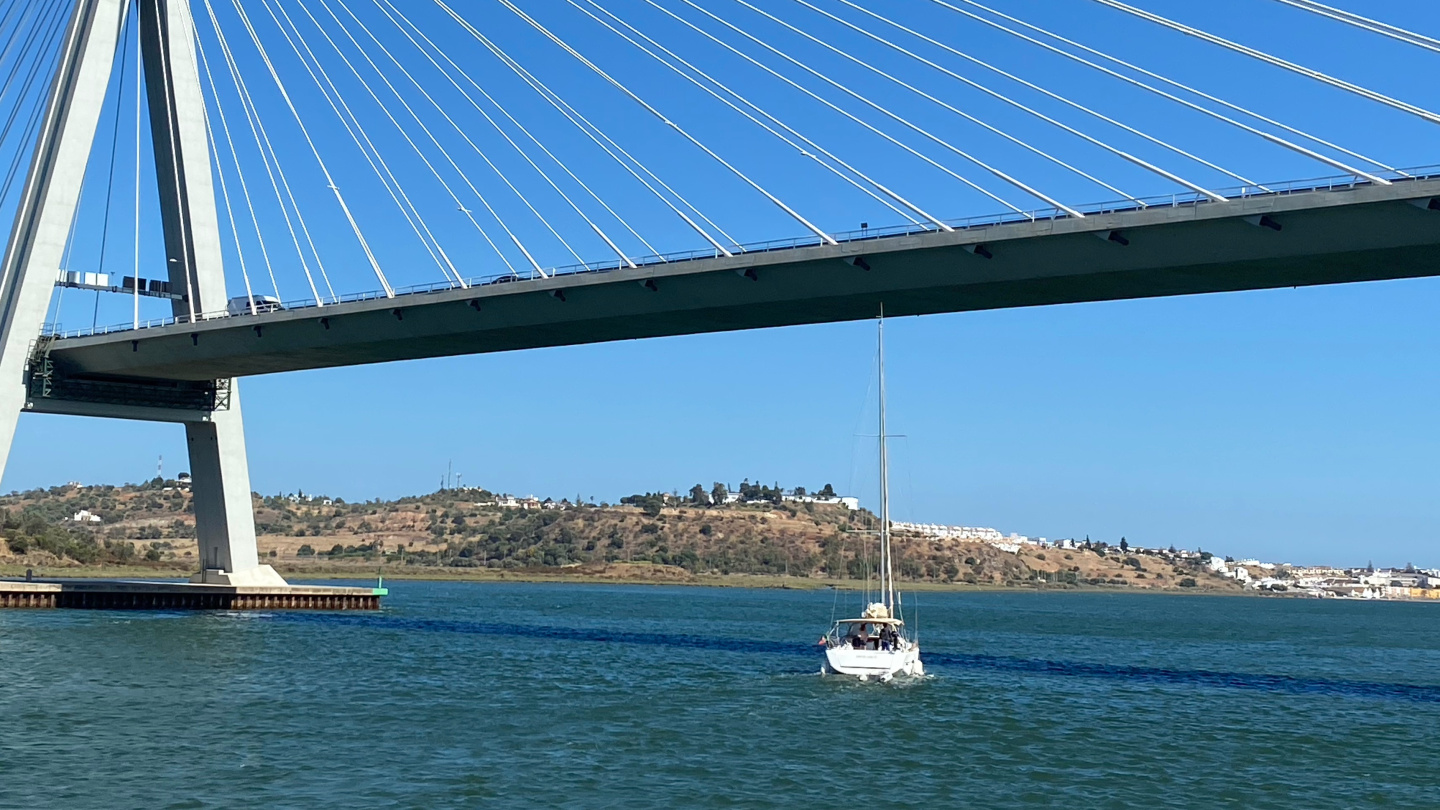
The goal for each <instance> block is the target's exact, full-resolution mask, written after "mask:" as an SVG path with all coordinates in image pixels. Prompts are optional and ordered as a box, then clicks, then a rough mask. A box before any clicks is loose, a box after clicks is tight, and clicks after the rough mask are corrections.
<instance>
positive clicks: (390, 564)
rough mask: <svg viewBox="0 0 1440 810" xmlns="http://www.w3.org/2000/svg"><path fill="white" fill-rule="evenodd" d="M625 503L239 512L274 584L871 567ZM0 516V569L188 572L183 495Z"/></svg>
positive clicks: (960, 544)
mask: <svg viewBox="0 0 1440 810" xmlns="http://www.w3.org/2000/svg"><path fill="white" fill-rule="evenodd" d="M633 500H634V503H633V504H627V505H614V506H612V505H608V504H607V505H601V506H588V505H580V506H575V505H571V504H568V503H562V504H550V505H549V508H541V507H539V506H538V505H536V508H530V509H524V508H517V507H505V506H501V505H498V504H497V503H496V501H497V499H496V498H495V497H494V496H493V495H492V494H490V493H488V492H485V491H483V490H463V491H455V490H448V491H441V492H437V493H433V494H430V495H425V496H420V497H413V498H402V499H399V500H396V501H369V502H365V503H345V502H343V501H340V500H338V499H330V498H324V497H315V496H300V495H297V496H289V497H281V496H271V497H260V496H256V498H255V500H254V505H255V520H256V528H257V531H258V533H259V545H260V552H261V554H262V556H265V557H267V558H268V560H269V562H271V563H272V564H274V565H276V566H277V567H278V568H280V569H281V570H282V571H288V572H301V573H303V572H306V571H311V572H316V573H319V572H344V571H346V570H355V571H362V570H363V571H364V572H367V573H373V572H374V571H376V570H377V568H378V569H380V570H389V571H392V572H396V571H405V572H410V573H423V572H425V571H433V572H435V573H436V574H464V573H466V572H467V570H468V571H470V572H472V573H476V574H478V573H481V571H479V570H476V569H483V570H485V571H491V572H497V573H499V572H513V573H514V574H516V575H524V574H526V573H529V574H540V573H545V572H563V573H566V574H569V575H575V576H587V577H596V578H648V579H662V580H674V581H684V580H687V579H692V578H694V577H696V576H713V575H721V576H723V575H765V576H789V577H795V578H810V579H823V580H828V581H833V580H858V579H863V578H864V576H865V571H866V568H867V566H873V565H874V562H875V556H876V555H875V545H876V544H875V536H874V533H873V528H874V516H873V515H871V514H870V513H868V512H866V511H864V510H861V511H858V512H851V511H850V510H848V509H846V508H845V507H843V506H838V505H821V504H801V503H781V504H768V503H767V504H745V505H739V504H736V505H728V506H720V507H715V506H703V507H702V506H699V505H682V504H681V503H680V502H679V499H669V498H665V497H664V496H658V495H650V496H637V497H636V498H634V499H633ZM0 512H3V514H0V518H3V523H0V525H3V530H0V537H3V539H4V544H3V545H0V565H4V566H5V567H8V568H12V569H13V568H17V567H26V566H32V567H33V566H40V567H43V568H45V569H47V570H48V569H56V568H65V567H82V566H88V567H92V568H93V567H95V566H113V565H121V564H123V565H130V566H135V565H139V566H149V567H152V568H155V569H157V570H183V571H189V570H191V569H193V568H194V560H195V555H196V546H195V540H194V537H195V528H194V514H193V507H192V505H191V500H190V493H189V491H188V488H187V487H186V486H184V485H183V484H179V483H176V482H173V481H170V482H162V481H159V480H157V481H153V482H150V483H148V484H144V485H140V486H123V487H112V486H92V487H80V486H76V485H67V486H64V487H54V488H51V489H48V490H33V491H30V492H24V493H12V494H11V495H8V496H3V497H0ZM84 513H88V515H93V516H94V518H98V521H96V520H94V519H92V518H90V517H88V516H87V514H84ZM77 515H79V516H80V517H81V520H80V521H76V520H75V519H74V518H75V517H76V516H77ZM895 558H896V565H897V568H898V572H897V573H898V574H899V576H900V577H901V578H902V579H903V580H908V581H912V582H933V583H955V584H971V585H987V586H1006V585H1010V586H1044V587H1083V586H1098V587H1124V588H1145V589H1169V588H1179V587H1181V586H1182V583H1183V585H1184V586H1185V587H1197V588H1202V589H1208V590H1227V591H1233V590H1238V587H1239V586H1238V585H1236V584H1235V583H1234V582H1233V581H1231V580H1227V579H1223V578H1220V577H1216V576H1213V575H1211V574H1209V573H1208V572H1206V571H1204V570H1203V567H1202V566H1200V565H1199V564H1198V563H1197V562H1195V561H1186V560H1180V559H1178V558H1175V557H1171V556H1170V555H1166V554H1153V553H1151V554H1146V555H1136V554H1121V553H1120V552H1119V551H1118V550H1116V549H1110V550H1108V551H1107V550H1104V549H1095V550H1086V549H1072V550H1064V549H1058V548H1038V547H1036V548H1031V547H1025V548H1022V549H1021V551H1020V552H1019V553H1009V552H1006V551H1003V550H1001V549H998V548H995V547H993V546H991V545H988V544H986V543H981V542H969V541H959V540H938V539H929V538H921V537H911V536H906V535H898V536H897V537H896V538H895Z"/></svg>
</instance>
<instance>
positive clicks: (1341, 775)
mask: <svg viewBox="0 0 1440 810" xmlns="http://www.w3.org/2000/svg"><path fill="white" fill-rule="evenodd" d="M391 592H392V595H391V596H390V597H389V599H388V600H387V602H386V607H385V609H384V610H383V611H381V612H379V613H352V614H338V613H286V612H277V613H231V614H214V613H211V614H206V613H121V612H101V611H94V612H87V611H16V610H6V611H0V807H5V808H11V807H16V808H19V807H25V808H29V807H63V808H86V807H97V808H98V807H104V808H131V807H133V808H162V807H172V808H208V807H237V808H238V807H305V808H321V807H397V808H450V807H482V806H483V807H626V808H647V807H657V808H658V807H667V808H668V807H676V808H680V807H687V808H688V807H782V806H783V807H802V806H803V807H811V808H816V807H827V806H833V807H850V806H856V807H859V806H881V805H891V806H902V807H903V806H914V807H922V806H923V807H937V808H939V807H976V808H1008V807H1037V806H1038V807H1046V806H1053V807H1061V806H1064V807H1072V808H1100V807H1176V808H1181V807H1183V808H1197V807H1243V808H1271V807H1273V808H1295V807H1307V808H1332V807H1333V808H1355V807H1369V806H1376V807H1406V808H1411V807H1440V605H1428V604H1399V603H1384V604H1381V603H1359V602H1337V601H1304V600H1284V599H1258V598H1252V599H1247V598H1220V597H1212V598H1207V597H1196V596H1159V595H1140V594H1118V593H1117V594H1109V593H1054V594H1045V593H1039V594H1036V593H964V594H962V593H946V594H939V593H925V594H920V595H918V596H917V597H913V598H911V599H910V600H909V602H908V603H907V611H908V612H909V618H910V619H911V620H912V623H914V622H915V621H916V620H917V619H918V625H919V631H920V634H921V643H922V648H923V650H924V652H925V659H926V664H927V666H928V667H929V669H930V671H931V673H932V674H931V677H928V678H926V679H925V680H923V681H921V682H911V683H906V684H900V683H898V682H897V683H895V684H890V685H882V684H876V683H869V684H857V683H852V682H847V681H843V680H840V679H837V678H833V677H832V678H822V677H820V676H819V675H817V674H816V673H817V672H818V670H819V664H820V653H819V651H818V648H817V647H815V646H813V645H814V644H815V641H816V639H818V638H819V636H820V635H821V633H822V632H823V631H824V630H825V629H826V627H827V625H828V623H829V620H830V618H831V616H832V612H834V611H839V612H841V613H844V612H846V611H847V610H850V611H853V610H856V609H858V600H857V599H856V597H854V596H851V595H845V594H835V593H834V592H830V591H820V592H814V591H786V590H768V591H764V590H744V589H720V588H715V589H712V588H686V587H674V588H669V587H644V586H641V587H625V586H603V585H521V584H479V583H473V584H472V583H453V584H452V583H446V584H440V583H422V582H395V583H392V587H391ZM917 614H918V615H917Z"/></svg>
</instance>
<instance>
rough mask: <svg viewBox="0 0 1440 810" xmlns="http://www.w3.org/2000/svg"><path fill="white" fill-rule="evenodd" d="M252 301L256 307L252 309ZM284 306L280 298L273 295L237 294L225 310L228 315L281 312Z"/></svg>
mask: <svg viewBox="0 0 1440 810" xmlns="http://www.w3.org/2000/svg"><path fill="white" fill-rule="evenodd" d="M252 301H253V302H254V309H251V302H252ZM284 308H285V305H284V304H282V303H280V299H279V298H276V297H275V296H273V295H256V296H253V297H252V296H248V295H237V296H236V297H234V298H231V299H230V301H229V303H227V304H226V305H225V312H226V314H228V315H259V314H260V313H262V312H279V311H280V310H282V309H284Z"/></svg>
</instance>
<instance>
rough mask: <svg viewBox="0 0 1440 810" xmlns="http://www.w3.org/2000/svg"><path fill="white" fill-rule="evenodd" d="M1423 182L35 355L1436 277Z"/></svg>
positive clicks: (922, 237)
mask: <svg viewBox="0 0 1440 810" xmlns="http://www.w3.org/2000/svg"><path fill="white" fill-rule="evenodd" d="M1432 198H1440V179H1435V178H1427V179H1414V180H1403V181H1397V182H1395V183H1394V184H1392V185H1389V186H1380V185H1357V186H1353V187H1349V188H1343V189H1325V190H1315V191H1308V192H1303V193H1286V194H1274V195H1261V196H1252V197H1247V198H1242V199H1235V200H1231V201H1229V202H1223V203H1214V202H1204V203H1196V204H1186V205H1179V206H1166V207H1150V208H1146V209H1140V210H1131V211H1122V212H1116V213H1110V214H1095V215H1090V216H1087V217H1085V218H1083V219H1078V218H1062V219H1055V220H1043V221H1035V222H1020V223H1012V224H1000V225H994V226H991V227H984V228H972V229H966V230H956V231H953V232H934V231H931V232H925V233H916V234H907V235H900V236H886V237H880V238H874V239H867V240H858V241H851V242H842V243H841V244H839V245H838V246H830V245H818V246H806V247H796V248H791V249H787V250H775V251H769V252H764V253H749V254H741V255H736V256H734V257H718V258H704V259H695V260H690V261H683V262H674V263H665V264H656V265H650V266H645V267H641V268H638V269H619V270H613V271H608V272H596V273H584V274H577V275H570V276H557V277H553V278H549V279H537V280H533V281H517V282H513V283H508V284H494V285H487V286H479V287H471V288H470V289H452V290H446V291H439V292H429V293H421V294H412V295H407V296H402V297H397V298H393V299H383V298H382V299H378V300H366V301H356V302H350V303H341V304H335V305H330V306H325V307H323V308H308V309H300V310H284V311H278V312H272V313H264V314H261V315H245V316H237V317H227V318H218V319H215V320H209V321H202V322H199V323H193V324H192V323H178V324H172V325H167V326H163V327H154V328H147V329H140V330H133V331H127V332H119V333H113V334H104V335H95V336H87V337H67V338H61V339H58V340H56V341H55V342H54V343H53V345H52V348H51V358H52V360H53V362H54V364H55V367H56V368H58V369H60V370H62V371H63V372H64V373H66V374H69V375H75V376H80V377H85V376H99V377H109V378H116V377H122V378H148V379H155V380H188V381H200V380H215V379H220V378H228V377H239V376H246V375H253V374H268V373H274V372H283V371H296V370H301V369H313V368H326V367H334V366H347V365H358V364H363V363H381V362H387V361H392V360H405V359H414V358H424V357H442V356H449V355H461V354H477V353H485V352H498V351H510V350H515V349H527V348H536V347H542V346H560V345H571V344H582V343H595V342H602V341H612V340H626V339H634V338H644V337H657V336H664V335H680V334H694V333H701V332H720V331H728V330H737V329H754V328H761V327H772V326H786V325H794V324H808V323H822V322H832V321H845V320H856V319H862V318H868V317H872V316H874V314H875V313H876V311H877V310H878V308H879V306H880V304H881V302H883V303H884V305H885V311H886V313H887V314H893V315H919V314H928V313H940V312H963V311H970V310H982V309H998V308H1005V307H1024V306H1038V305H1044V304H1062V303H1075V302H1084V301H1103V300H1116V299H1130V298H1143V297H1152V296H1165V295H1188V294H1195V293H1208V292H1221V291H1234V290H1256V289H1265V288H1277V287H1291V286H1302V285H1314V284H1334V283H1342V282H1355V281H1370V280H1381V279H1398V278H1411V277H1420V276H1431V275H1440V212H1437V211H1435V210H1429V209H1427V203H1428V202H1429V201H1430V200H1431V199H1432ZM1261 217H1265V219H1264V221H1263V222H1262V221H1261V220H1260V218H1261ZM1276 228H1278V230H1277V229H1276ZM1112 233H1113V234H1114V238H1111V235H1112ZM977 247H978V250H977V249H976V248H977ZM857 260H858V261H857ZM866 267H868V268H869V269H868V270H867V269H865V268H866Z"/></svg>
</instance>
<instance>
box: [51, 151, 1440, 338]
mask: <svg viewBox="0 0 1440 810" xmlns="http://www.w3.org/2000/svg"><path fill="white" fill-rule="evenodd" d="M1381 174H1382V175H1383V176H1385V177H1386V179H1388V180H1391V181H1392V182H1406V181H1414V180H1429V179H1434V178H1437V177H1440V166H1423V167H1417V168H1411V169H1403V170H1395V171H1387V172H1383V173H1381ZM1370 184H1371V181H1369V180H1367V179H1365V178H1362V177H1360V176H1359V175H1340V176H1331V177H1319V178H1312V179H1306V180H1286V181H1281V182H1276V183H1264V184H1257V185H1249V186H1235V187H1230V188H1221V189H1216V190H1215V193H1217V194H1219V195H1220V196H1222V197H1225V198H1227V199H1229V200H1236V199H1250V198H1255V197H1269V196H1284V195H1292V194H1308V193H1314V192H1323V191H1338V190H1345V189H1353V188H1356V187H1358V186H1367V185H1370ZM1210 204H1214V202H1213V201H1212V200H1211V199H1210V198H1209V197H1207V196H1206V195H1203V194H1200V193H1199V192H1182V193H1175V194H1161V195H1156V196H1151V197H1140V198H1136V199H1130V200H1119V201H1113V200H1112V201H1108V202H1101V203H1092V204H1088V205H1079V206H1075V208H1076V210H1078V211H1080V212H1081V213H1083V214H1087V215H1093V214H1115V213H1124V212H1127V211H1139V210H1144V209H1147V208H1182V207H1186V206H1195V205H1210ZM1069 217H1070V215H1069V214H1067V213H1065V212H1064V211H1062V210H1060V209H1059V208H1039V209H1035V210H1032V211H1019V212H1015V211H1012V212H1006V213H999V214H987V215H979V216H972V217H963V218H960V219H951V220H946V221H945V224H946V225H948V226H950V227H951V228H954V229H956V230H960V231H965V230H977V229H982V228H993V227H997V226H1002V225H1013V224H1017V223H1025V222H1039V221H1046V220H1058V219H1068V218H1069ZM935 230H936V229H935V227H934V226H933V225H926V224H919V223H914V224H908V225H888V226H883V227H879V228H862V229H859V230H853V231H842V232H838V233H835V234H832V237H833V238H834V239H835V241H837V242H843V243H851V242H865V241H873V240H877V239H890V238H894V237H899V236H908V235H912V234H920V233H931V232H934V231H935ZM820 244H822V242H821V240H820V238H819V237H818V236H800V237H793V238H788V239H771V240H768V241H763V242H753V243H748V244H744V245H737V246H736V247H737V249H738V250H737V253H736V255H742V256H743V255H750V254H756V253H771V252H776V251H786V250H795V249H797V248H805V247H815V246H817V245H820ZM720 255H721V254H720V252H719V251H718V250H713V249H711V250H686V251H678V252H675V253H665V254H656V255H651V256H644V257H640V258H635V259H632V261H634V262H635V264H636V265H638V266H640V267H653V266H659V265H669V264H677V263H682V262H689V261H696V260H700V259H713V258H716V257H718V256H720ZM624 267H626V264H625V263H624V262H622V261H621V260H620V259H618V258H616V259H610V260H607V261H601V262H587V263H583V264H571V265H564V266H561V267H555V268H552V269H550V270H547V271H546V272H545V273H544V274H543V276H542V274H541V273H539V272H537V271H534V270H531V271H529V272H527V273H525V274H518V273H496V274H491V275H486V276H478V277H474V278H469V279H466V280H465V283H464V284H463V285H462V284H461V283H459V282H457V281H439V282H434V283H431V284H414V285H410V286H408V287H398V288H396V289H395V297H396V298H402V297H408V296H413V295H425V294H428V293H436V292H449V291H452V290H458V289H466V288H471V287H484V286H489V285H493V284H501V283H509V282H517V281H534V280H536V279H540V278H542V277H548V278H555V277H557V276H558V277H565V276H573V275H580V274H585V273H606V272H610V271H613V270H618V269H621V268H624ZM386 297H387V296H386V294H385V292H384V291H383V290H369V291H365V292H358V293H347V294H345V295H340V296H337V297H336V298H335V299H334V300H330V301H325V302H323V303H322V302H319V301H316V300H315V299H313V298H305V299H300V300H296V301H286V302H284V303H283V304H281V306H280V309H282V310H285V311H292V310H304V309H321V308H323V307H326V306H333V305H335V304H347V303H354V302H359V301H374V300H379V299H383V298H386ZM392 300H393V299H392ZM245 317H255V316H252V315H250V314H248V313H245V314H241V315H234V314H232V313H230V312H229V311H228V310H227V311H222V312H206V313H200V314H197V315H196V316H195V317H194V318H193V320H192V318H191V317H190V316H189V315H178V316H171V317H165V318H151V319H146V320H141V321H140V322H139V323H138V324H137V323H135V322H130V323H123V324H115V325H112V326H100V327H93V328H90V329H74V330H64V329H63V328H62V327H61V325H60V324H46V326H45V329H44V331H43V334H44V335H46V336H50V337H55V338H78V337H90V336H95V335H108V334H114V333H117V332H130V331H135V330H136V329H150V328H154V327H159V326H173V325H175V324H183V323H192V322H196V323H199V322H206V321H214V320H219V319H228V318H245Z"/></svg>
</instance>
